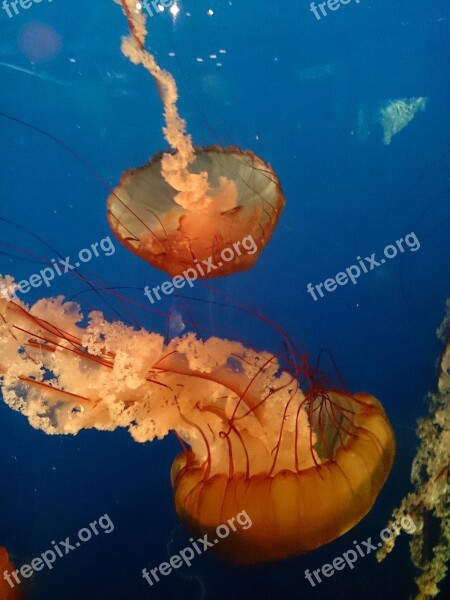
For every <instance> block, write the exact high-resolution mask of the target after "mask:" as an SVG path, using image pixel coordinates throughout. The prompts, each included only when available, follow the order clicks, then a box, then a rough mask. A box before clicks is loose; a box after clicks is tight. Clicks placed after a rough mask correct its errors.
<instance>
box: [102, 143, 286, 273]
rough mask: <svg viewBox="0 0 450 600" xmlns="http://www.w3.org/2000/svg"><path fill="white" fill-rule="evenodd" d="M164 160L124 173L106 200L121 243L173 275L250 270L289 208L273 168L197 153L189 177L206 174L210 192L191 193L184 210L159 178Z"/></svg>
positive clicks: (219, 152)
mask: <svg viewBox="0 0 450 600" xmlns="http://www.w3.org/2000/svg"><path fill="white" fill-rule="evenodd" d="M163 156H164V155H162V154H157V155H156V156H155V157H154V158H153V159H152V160H151V161H150V163H149V164H148V165H145V166H143V167H140V168H139V169H131V170H129V171H126V172H125V173H124V175H123V176H122V179H121V182H120V184H119V185H118V186H117V187H116V188H115V190H114V191H113V192H112V194H111V195H110V196H109V198H108V221H109V224H110V227H111V229H112V230H113V232H114V234H115V235H116V237H117V238H118V240H119V241H120V242H121V243H122V244H123V245H124V246H125V247H126V248H127V249H128V250H131V252H134V254H137V255H138V256H140V257H141V258H143V259H144V260H146V261H147V262H149V263H150V264H151V265H153V266H154V267H156V268H158V269H161V270H163V271H165V272H166V273H168V274H169V275H171V276H175V275H181V274H182V273H183V271H185V270H186V269H188V268H189V267H194V266H195V265H196V264H198V263H200V266H202V261H208V260H209V259H212V261H211V262H212V263H213V264H214V269H212V268H211V269H210V270H209V271H208V269H207V268H204V267H205V264H206V262H205V263H204V264H203V270H204V271H205V273H204V274H202V272H201V271H200V270H198V272H199V277H218V276H221V275H228V274H230V273H234V272H236V271H242V270H244V269H248V268H250V267H252V266H253V265H254V263H255V262H256V260H257V259H258V256H259V254H260V253H261V251H262V250H263V248H264V247H265V246H266V244H267V243H268V241H269V240H270V238H271V236H272V232H273V230H274V228H275V226H276V224H277V222H278V219H279V217H280V214H281V211H282V210H283V207H284V197H283V193H282V191H281V186H280V183H279V181H278V178H277V176H276V175H275V173H274V171H273V169H272V168H271V167H270V165H268V164H266V163H264V162H263V161H262V160H261V159H260V158H258V157H257V156H256V155H255V154H253V152H250V151H246V152H244V151H242V150H239V149H238V148H227V149H224V148H219V147H216V146H213V147H209V148H205V149H202V148H197V149H196V150H195V160H194V161H193V162H192V164H191V165H190V167H189V173H190V174H195V175H197V176H199V177H200V174H202V173H203V174H207V181H208V182H209V184H208V185H209V186H211V187H208V188H205V191H204V192H202V193H201V194H200V199H199V197H196V198H195V200H192V198H191V196H190V195H189V194H187V195H188V196H189V198H188V199H186V197H185V199H184V200H181V204H182V205H181V204H180V203H179V202H180V200H179V199H176V198H178V197H179V196H180V195H182V194H180V192H177V190H176V189H174V188H173V187H171V185H169V183H167V181H166V180H165V178H164V176H163V174H162V159H163ZM166 156H167V155H166ZM174 185H177V184H176V183H174ZM195 185H197V182H195ZM191 200H192V201H191ZM246 238H249V239H252V240H253V243H254V246H255V248H253V249H252V253H249V252H247V251H246V250H245V249H243V248H242V246H241V243H242V241H243V240H244V239H246ZM244 246H245V244H244ZM247 250H248V249H247Z"/></svg>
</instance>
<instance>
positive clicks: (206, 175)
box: [108, 0, 284, 277]
mask: <svg viewBox="0 0 450 600" xmlns="http://www.w3.org/2000/svg"><path fill="white" fill-rule="evenodd" d="M120 3H121V5H122V7H123V9H124V11H125V14H126V16H127V19H128V25H129V28H130V35H129V36H128V37H125V38H124V39H123V40H122V52H123V54H124V55H125V56H126V57H127V58H129V60H130V61H131V62H133V63H134V64H139V63H140V64H142V65H143V66H144V67H145V68H146V69H147V70H148V71H149V72H150V74H151V75H152V76H153V78H154V80H155V82H156V84H157V88H158V91H159V93H160V96H161V100H162V103H163V107H164V118H165V122H166V126H165V127H164V129H163V132H164V136H165V138H166V140H167V142H168V143H169V145H170V147H171V149H172V150H171V151H170V152H166V153H159V154H157V155H155V156H154V157H153V158H152V159H151V160H150V162H149V164H147V165H144V166H141V167H139V168H137V169H130V170H128V171H126V172H125V173H124V174H123V175H122V178H121V181H120V183H119V185H118V186H117V187H116V188H115V189H114V190H113V192H112V193H111V194H110V196H109V198H108V221H109V224H110V226H111V228H112V230H113V232H114V234H115V235H116V236H117V238H118V240H119V241H120V242H121V243H122V244H124V245H125V247H126V248H128V250H130V251H131V252H133V253H134V254H137V255H138V256H140V257H141V258H143V259H144V260H146V261H147V262H149V263H150V264H151V265H153V266H154V267H156V268H158V269H161V270H163V271H165V272H166V273H168V274H169V275H171V276H175V275H181V274H183V272H184V271H185V270H186V269H188V268H190V267H193V266H194V265H196V264H200V265H202V262H203V261H205V263H204V264H205V265H208V264H209V265H211V264H212V265H214V267H213V268H212V267H209V268H203V267H202V268H200V269H198V271H197V272H198V275H199V276H200V277H217V276H221V275H228V274H230V273H234V272H236V271H242V270H244V269H248V268H250V267H251V266H253V264H254V263H255V262H256V260H257V258H258V256H259V253H260V252H261V251H262V250H263V248H264V247H265V246H266V244H267V243H268V241H269V240H270V238H271V235H272V233H273V231H274V229H275V226H276V224H277V222H278V219H279V217H280V214H281V212H282V210H283V206H284V196H283V193H282V190H281V186H280V183H279V181H278V178H277V176H276V174H275V172H274V171H273V169H272V167H271V166H270V165H268V164H266V163H265V162H264V161H263V160H261V159H260V158H258V157H257V156H256V155H255V154H254V153H253V152H251V151H243V150H240V149H239V148H235V147H229V148H222V147H219V146H211V147H207V148H196V147H194V146H193V144H192V140H191V136H190V135H188V134H187V133H186V123H185V121H184V120H183V119H181V117H180V116H179V114H178V109H177V105H176V102H177V99H178V90H177V86H176V83H175V80H174V78H173V77H172V75H171V74H170V73H168V72H167V71H164V70H162V69H161V68H160V67H159V66H158V65H157V63H156V61H155V59H154V57H153V56H152V55H151V54H150V53H149V52H147V51H146V50H145V49H144V42H145V38H146V35H147V30H146V20H145V16H144V14H143V13H142V10H141V8H139V6H140V5H139V4H138V5H136V2H134V0H121V1H120ZM248 236H251V238H252V240H254V243H255V245H256V247H257V251H256V252H254V253H247V252H245V251H242V250H241V249H240V248H239V246H240V244H241V242H242V240H243V239H244V238H246V237H248Z"/></svg>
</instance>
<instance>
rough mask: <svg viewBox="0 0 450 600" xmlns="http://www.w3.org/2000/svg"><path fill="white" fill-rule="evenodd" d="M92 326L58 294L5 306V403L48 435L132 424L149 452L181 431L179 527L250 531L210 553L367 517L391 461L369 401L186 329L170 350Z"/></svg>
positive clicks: (114, 326)
mask: <svg viewBox="0 0 450 600" xmlns="http://www.w3.org/2000/svg"><path fill="white" fill-rule="evenodd" d="M85 323H86V321H85V320H84V318H83V315H82V314H81V311H80V309H79V307H78V306H77V305H76V304H75V303H73V302H65V301H64V300H63V298H61V297H60V298H56V299H43V300H40V301H39V302H37V303H36V304H35V305H33V306H32V307H31V308H30V309H28V308H27V307H26V306H25V305H23V304H21V303H20V302H16V301H14V302H12V301H8V300H6V299H0V339H1V341H2V343H1V344H0V377H1V383H2V392H3V398H4V400H5V402H6V403H7V404H8V405H9V406H10V407H11V408H13V409H15V410H17V411H19V412H21V413H22V414H23V415H24V416H26V417H27V418H28V420H29V422H30V424H31V425H32V426H33V427H35V428H38V429H41V430H43V431H45V432H46V433H48V434H76V433H78V432H79V431H81V430H82V429H88V428H95V429H98V430H108V431H112V430H114V429H116V428H118V427H124V428H127V429H128V430H129V432H130V434H131V435H132V437H133V438H134V439H135V440H136V441H138V442H146V441H153V440H154V439H155V438H157V439H161V438H163V437H165V436H166V435H168V434H169V432H174V433H175V434H176V435H177V436H178V438H179V439H180V440H182V442H183V444H184V446H185V450H184V452H183V454H182V455H181V456H179V457H178V458H177V459H176V460H175V462H174V465H173V467H172V473H171V478H172V484H173V489H174V500H175V507H176V511H177V513H178V515H179V517H180V519H181V520H182V521H183V522H184V523H185V524H186V525H187V526H188V528H189V529H190V530H191V531H193V532H195V533H199V534H201V535H205V534H213V532H214V531H216V530H217V531H218V529H217V528H218V527H219V526H220V525H226V524H227V523H230V522H231V523H232V522H233V518H234V517H235V516H236V515H237V514H239V513H241V512H242V511H245V512H246V514H247V515H248V517H249V519H250V520H251V522H252V525H251V527H248V528H240V527H235V529H233V531H232V533H230V535H229V536H227V537H226V538H225V539H222V540H221V541H220V543H218V544H217V545H216V546H215V552H217V553H218V554H219V555H221V556H222V557H224V558H225V559H228V560H230V561H233V562H236V563H257V562H264V561H272V560H277V559H282V558H286V557H288V556H293V555H295V554H298V553H300V552H306V551H308V550H312V549H314V548H317V547H319V546H321V545H323V544H326V543H328V542H330V541H331V540H333V539H335V538H337V537H338V536H340V535H342V534H344V533H345V532H346V531H348V530H349V529H350V528H352V527H353V526H354V525H355V524H356V523H358V522H359V521H360V520H361V519H362V518H363V517H364V515H365V514H367V512H368V511H369V510H370V509H371V507H372V505H373V504H374V502H375V500H376V498H377V496H378V494H379V492H380V490H381V488H382V486H383V485H384V483H385V481H386V478H387V476H388V474H389V472H390V469H391V466H392V463H393V459H394V454H395V439H394V434H393V431H392V428H391V426H390V424H389V421H388V419H387V417H386V415H385V412H384V410H383V408H382V406H381V404H380V403H379V402H378V400H376V399H375V398H373V397H372V396H370V395H368V394H355V395H351V394H350V393H348V392H345V391H342V390H337V389H327V388H326V387H324V386H323V385H322V384H321V383H320V381H318V380H317V378H316V379H314V378H313V379H312V380H311V378H309V377H308V378H307V379H309V380H310V383H309V384H308V385H307V386H306V388H305V391H303V390H302V387H305V385H304V384H303V383H302V386H301V381H300V379H301V378H300V377H299V374H300V373H303V374H305V373H306V374H308V375H309V373H308V369H307V368H306V366H305V365H297V366H296V367H295V368H294V369H293V371H292V372H291V370H289V369H287V368H285V367H284V366H283V364H282V363H281V362H280V357H279V356H278V355H276V354H273V353H270V352H267V351H257V350H254V349H252V348H249V347H248V346H246V345H244V344H243V343H241V342H238V341H231V340H228V339H221V338H218V337H209V338H208V339H205V340H203V339H200V338H199V337H198V336H197V335H195V334H194V333H193V332H186V333H185V332H184V330H183V335H182V336H181V337H173V338H172V339H170V340H169V341H166V340H165V339H164V337H163V336H162V335H160V334H158V333H152V332H148V331H146V330H145V329H140V330H138V331H136V330H135V329H134V328H132V327H128V326H125V325H124V324H123V323H120V322H108V321H107V320H106V319H105V318H104V317H103V315H102V314H101V313H100V312H99V311H94V312H93V313H91V314H90V315H89V319H88V321H87V325H85ZM82 324H83V325H82ZM302 377H303V375H302ZM230 527H231V525H230Z"/></svg>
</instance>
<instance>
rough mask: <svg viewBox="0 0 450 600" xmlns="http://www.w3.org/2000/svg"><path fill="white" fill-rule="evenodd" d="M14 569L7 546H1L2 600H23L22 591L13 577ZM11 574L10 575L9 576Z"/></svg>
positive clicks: (0, 593)
mask: <svg viewBox="0 0 450 600" xmlns="http://www.w3.org/2000/svg"><path fill="white" fill-rule="evenodd" d="M13 571H14V567H13V565H12V564H11V563H10V560H9V556H8V552H7V551H6V548H3V547H2V546H0V598H1V600H21V599H22V598H23V596H22V591H21V590H20V588H19V587H18V586H17V584H16V583H15V581H14V579H13V578H12V577H11V573H12V572H13ZM8 575H9V577H8Z"/></svg>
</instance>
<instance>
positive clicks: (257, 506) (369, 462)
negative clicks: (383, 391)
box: [172, 393, 395, 563]
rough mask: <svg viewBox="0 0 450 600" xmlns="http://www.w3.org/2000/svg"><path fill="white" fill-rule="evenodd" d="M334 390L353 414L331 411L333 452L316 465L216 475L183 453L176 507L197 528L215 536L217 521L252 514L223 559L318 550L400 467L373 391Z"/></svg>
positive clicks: (325, 446)
mask: <svg viewBox="0 0 450 600" xmlns="http://www.w3.org/2000/svg"><path fill="white" fill-rule="evenodd" d="M329 397H330V401H331V403H332V404H333V405H334V409H333V411H332V412H335V411H337V410H339V408H340V409H342V410H343V411H345V417H344V420H347V419H348V417H350V416H351V419H349V422H348V423H347V424H346V425H345V429H341V430H339V428H336V426H332V425H333V423H332V420H334V419H329V418H327V414H326V411H324V415H323V416H322V418H323V439H322V441H321V445H322V453H323V454H324V455H326V454H328V452H331V454H332V455H331V456H330V457H329V458H325V460H322V462H321V463H320V464H317V465H315V466H313V467H309V468H306V469H300V470H297V471H291V470H287V469H285V470H282V471H279V472H278V473H276V474H275V475H271V474H270V473H265V474H263V473H261V474H257V475H254V476H250V477H247V476H246V474H245V473H239V472H237V473H233V474H232V476H227V475H225V474H217V475H214V476H212V477H208V474H207V465H205V464H204V465H201V466H199V465H198V464H196V461H195V459H194V457H193V456H192V454H189V455H187V456H186V455H185V454H182V455H180V456H179V457H178V458H177V459H176V460H175V462H174V464H173V467H172V483H173V487H174V493H175V506H176V510H177V513H178V516H179V517H180V519H181V520H182V521H183V522H184V523H185V524H186V525H187V527H188V528H189V529H190V530H191V531H193V532H195V533H197V534H201V535H204V534H208V538H209V539H211V538H214V533H215V530H216V528H217V527H218V526H219V525H220V524H222V523H226V522H227V520H228V519H230V518H232V517H233V516H234V515H236V514H237V513H239V511H242V510H243V509H244V510H245V511H246V513H248V515H249V516H250V518H251V520H252V526H251V527H250V528H248V529H239V528H238V529H237V530H236V531H235V532H234V533H233V534H232V535H230V536H229V537H228V538H226V539H222V540H221V541H220V544H219V545H218V546H216V547H215V548H214V551H215V552H216V553H218V554H220V555H221V556H222V557H223V558H225V559H227V560H230V561H232V562H236V563H257V562H262V561H272V560H276V559H282V558H286V557H289V556H294V555H296V554H299V553H302V552H307V551H309V550H314V549H315V548H318V547H319V546H322V545H324V544H326V543H328V542H330V541H332V540H334V539H335V538H337V537H339V536H341V535H343V534H344V533H346V532H347V531H348V530H349V529H351V528H352V527H353V526H354V525H356V524H357V523H358V522H359V521H360V520H361V519H362V518H363V517H364V516H365V515H366V514H367V513H368V512H369V510H370V509H371V508H372V506H373V504H374V502H375V500H376V498H377V496H378V493H379V492H380V490H381V488H382V486H383V485H384V483H385V481H386V478H387V476H388V474H389V472H390V470H391V467H392V463H393V459H394V454H395V440H394V434H393V431H392V429H391V426H390V424H389V421H388V420H387V418H386V415H385V413H384V410H383V408H382V406H381V404H380V403H379V402H378V401H377V400H376V399H375V398H374V397H373V396H370V395H368V394H357V395H355V396H353V397H350V396H345V395H343V394H337V393H330V394H329ZM327 421H328V422H327ZM319 445H320V444H319ZM293 451H294V449H293ZM319 456H320V452H319Z"/></svg>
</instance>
